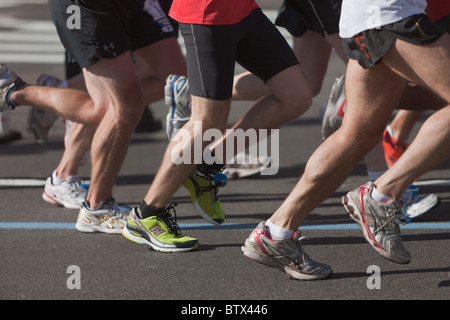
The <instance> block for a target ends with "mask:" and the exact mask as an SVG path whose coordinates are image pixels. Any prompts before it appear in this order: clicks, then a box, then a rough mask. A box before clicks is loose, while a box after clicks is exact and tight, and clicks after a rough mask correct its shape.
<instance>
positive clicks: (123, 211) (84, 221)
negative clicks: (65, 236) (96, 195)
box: [75, 198, 131, 234]
mask: <svg viewBox="0 0 450 320" xmlns="http://www.w3.org/2000/svg"><path fill="white" fill-rule="evenodd" d="M130 211H131V208H129V207H121V206H119V205H118V204H117V202H115V200H114V199H113V198H110V199H108V200H106V201H104V202H102V203H101V204H100V205H99V206H97V207H95V208H89V206H88V205H87V203H86V202H83V203H82V204H81V209H80V212H79V214H78V219H77V223H76V225H75V228H76V229H77V230H78V231H81V232H104V233H114V234H121V233H122V230H123V228H124V227H125V225H126V222H127V219H128V216H129V214H130Z"/></svg>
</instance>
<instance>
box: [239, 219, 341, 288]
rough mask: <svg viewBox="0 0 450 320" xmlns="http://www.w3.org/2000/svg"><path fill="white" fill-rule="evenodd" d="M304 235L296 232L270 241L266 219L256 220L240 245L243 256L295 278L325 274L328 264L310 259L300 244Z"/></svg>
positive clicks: (316, 277)
mask: <svg viewBox="0 0 450 320" xmlns="http://www.w3.org/2000/svg"><path fill="white" fill-rule="evenodd" d="M303 239H304V237H302V236H301V233H300V231H296V232H295V233H294V235H293V236H292V238H291V239H286V240H272V239H270V238H269V237H267V235H266V233H265V222H261V223H259V225H258V226H257V227H256V229H255V230H253V232H252V233H251V235H250V236H249V237H248V238H247V240H245V244H244V245H243V246H242V247H241V250H242V252H243V253H244V256H245V257H247V258H249V259H251V260H253V261H256V262H259V263H261V264H263V265H265V266H267V267H270V268H277V269H279V270H281V271H283V272H285V273H287V274H288V275H289V276H290V277H291V278H293V279H296V280H317V279H323V278H326V277H328V276H329V275H330V274H331V272H332V270H331V267H330V266H328V265H326V264H324V263H320V262H316V261H314V260H312V259H311V258H310V257H309V256H308V254H306V252H305V250H304V249H303V247H302V245H301V241H302V240H303Z"/></svg>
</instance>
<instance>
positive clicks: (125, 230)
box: [122, 226, 198, 253]
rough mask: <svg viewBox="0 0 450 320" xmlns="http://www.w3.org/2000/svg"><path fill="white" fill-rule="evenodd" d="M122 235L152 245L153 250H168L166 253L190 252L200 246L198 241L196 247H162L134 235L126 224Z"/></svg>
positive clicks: (138, 242) (136, 241)
mask: <svg viewBox="0 0 450 320" xmlns="http://www.w3.org/2000/svg"><path fill="white" fill-rule="evenodd" d="M122 235H123V236H124V237H125V238H127V239H128V240H130V241H133V242H134V243H137V244H145V245H148V246H150V247H151V248H152V249H153V250H156V251H159V252H166V253H176V252H188V251H192V250H195V249H197V248H198V242H197V244H196V245H195V246H194V247H190V248H161V247H159V246H157V245H155V244H153V243H151V242H150V241H147V240H146V239H144V238H142V237H137V236H135V235H133V234H132V233H131V232H130V230H128V228H127V226H125V227H124V228H123V230H122Z"/></svg>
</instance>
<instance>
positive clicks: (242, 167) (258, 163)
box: [223, 155, 270, 179]
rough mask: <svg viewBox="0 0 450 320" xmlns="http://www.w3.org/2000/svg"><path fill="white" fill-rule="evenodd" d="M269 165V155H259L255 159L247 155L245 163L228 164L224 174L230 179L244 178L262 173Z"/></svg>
mask: <svg viewBox="0 0 450 320" xmlns="http://www.w3.org/2000/svg"><path fill="white" fill-rule="evenodd" d="M235 162H236V161H235ZM269 167H270V160H269V159H268V158H267V157H258V158H256V159H255V160H251V158H250V157H249V156H248V155H246V157H245V162H244V163H233V164H227V165H226V167H225V169H224V170H223V174H224V175H226V176H227V178H228V179H242V178H248V177H251V176H254V175H258V174H261V173H262V172H264V171H265V170H266V169H268V168H269Z"/></svg>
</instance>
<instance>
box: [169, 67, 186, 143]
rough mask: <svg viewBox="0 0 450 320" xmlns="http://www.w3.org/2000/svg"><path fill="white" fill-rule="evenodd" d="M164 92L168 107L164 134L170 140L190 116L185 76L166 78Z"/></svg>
mask: <svg viewBox="0 0 450 320" xmlns="http://www.w3.org/2000/svg"><path fill="white" fill-rule="evenodd" d="M164 93H165V103H166V105H167V106H168V107H169V112H168V114H167V117H166V135H167V139H169V141H170V140H172V138H173V137H174V136H175V134H176V133H177V132H178V130H180V129H181V128H182V127H183V126H184V125H185V124H186V123H187V122H188V121H189V118H190V117H191V100H190V91H189V82H188V80H187V78H186V77H184V76H179V75H170V76H169V77H168V78H167V80H166V86H165V88H164Z"/></svg>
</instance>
